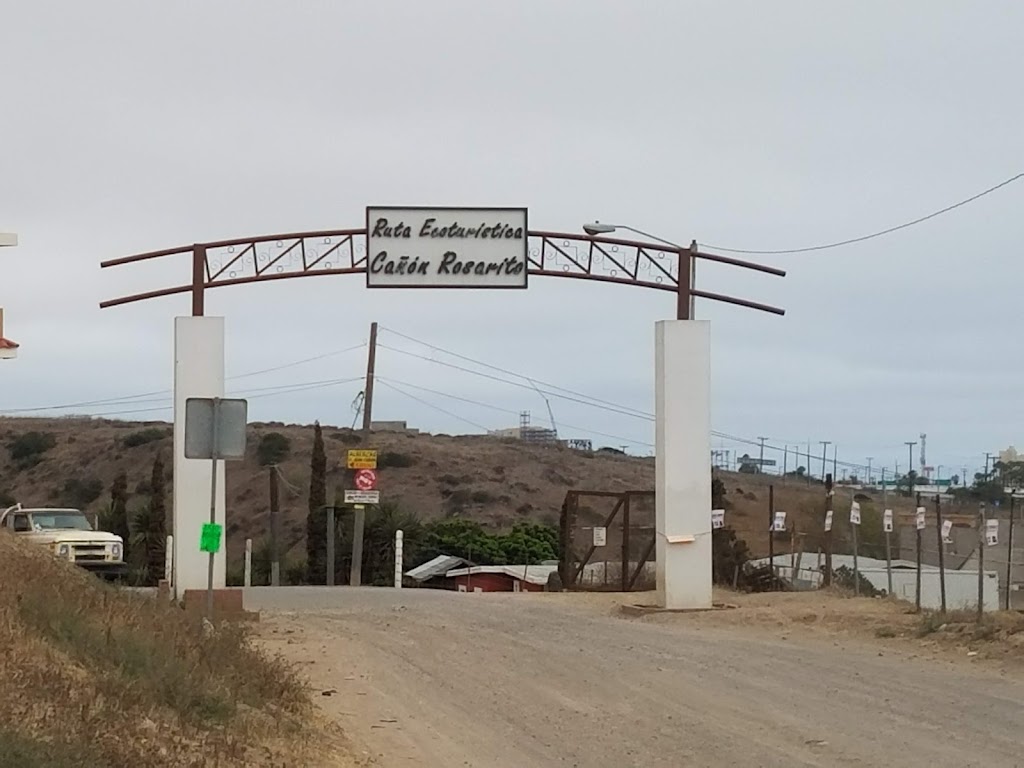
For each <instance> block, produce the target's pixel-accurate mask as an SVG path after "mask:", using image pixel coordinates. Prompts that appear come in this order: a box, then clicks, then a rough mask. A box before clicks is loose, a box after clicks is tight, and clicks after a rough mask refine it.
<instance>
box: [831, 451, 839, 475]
mask: <svg viewBox="0 0 1024 768" xmlns="http://www.w3.org/2000/svg"><path fill="white" fill-rule="evenodd" d="M838 455H839V446H838V445H833V446H832V482H835V481H836V479H837V478H838V477H839V473H838V472H837V470H836V467H837V466H838V464H839V460H838V458H837V457H838Z"/></svg>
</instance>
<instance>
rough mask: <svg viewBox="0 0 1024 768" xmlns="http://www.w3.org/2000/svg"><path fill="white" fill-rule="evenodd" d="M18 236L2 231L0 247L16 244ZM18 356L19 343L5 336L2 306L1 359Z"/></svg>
mask: <svg viewBox="0 0 1024 768" xmlns="http://www.w3.org/2000/svg"><path fill="white" fill-rule="evenodd" d="M17 244H18V236H17V235H15V234H13V233H4V232H0V248H3V247H9V246H15V245H17ZM17 356H18V344H17V343H15V342H13V341H10V340H9V339H5V338H4V309H3V307H0V360H13V359H14V358H15V357H17Z"/></svg>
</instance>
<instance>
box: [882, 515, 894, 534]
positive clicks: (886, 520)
mask: <svg viewBox="0 0 1024 768" xmlns="http://www.w3.org/2000/svg"><path fill="white" fill-rule="evenodd" d="M882 528H883V529H884V530H885V532H886V533H892V510H891V509H887V510H885V512H883V513H882Z"/></svg>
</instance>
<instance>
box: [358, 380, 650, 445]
mask: <svg viewBox="0 0 1024 768" xmlns="http://www.w3.org/2000/svg"><path fill="white" fill-rule="evenodd" d="M377 380H378V381H382V382H383V383H385V384H386V383H388V381H391V382H393V383H397V384H401V385H403V386H406V387H412V388H413V389H418V390H421V391H423V392H429V393H431V394H434V395H439V396H441V397H447V398H450V399H452V400H458V401H460V402H463V403H469V404H471V405H478V406H480V407H482V408H490V409H492V410H495V411H501V412H503V413H511V414H513V415H515V414H518V413H519V412H518V411H514V410H512V409H511V408H502V407H501V406H500V405H493V404H492V403H483V402H480V401H479V400H470V399H469V398H465V397H459V396H458V395H452V394H449V393H447V392H441V391H439V390H436V389H429V388H427V387H421V386H419V385H418V384H410V383H409V382H407V381H396V380H395V379H390V380H386V379H383V378H382V377H380V376H378V377H377ZM392 389H394V387H392ZM403 394H407V393H403ZM421 402H423V401H421ZM425 404H426V403H425ZM467 423H472V422H467ZM561 425H562V426H563V427H568V428H569V429H575V430H577V431H578V432H582V433H584V434H588V435H600V436H601V437H607V438H610V439H612V440H628V441H629V442H630V443H631V444H632V443H635V444H637V445H645V446H648V447H651V448H653V447H654V443H648V442H645V441H643V440H636V439H635V438H632V437H624V436H622V435H612V434H609V433H607V432H599V431H597V430H596V429H591V428H590V427H581V426H578V425H576V424H566V423H564V422H563V423H561ZM474 426H476V425H474Z"/></svg>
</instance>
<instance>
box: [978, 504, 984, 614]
mask: <svg viewBox="0 0 1024 768" xmlns="http://www.w3.org/2000/svg"><path fill="white" fill-rule="evenodd" d="M984 616H985V502H981V504H980V505H979V506H978V621H979V622H980V621H981V620H982V619H983V618H984Z"/></svg>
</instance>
